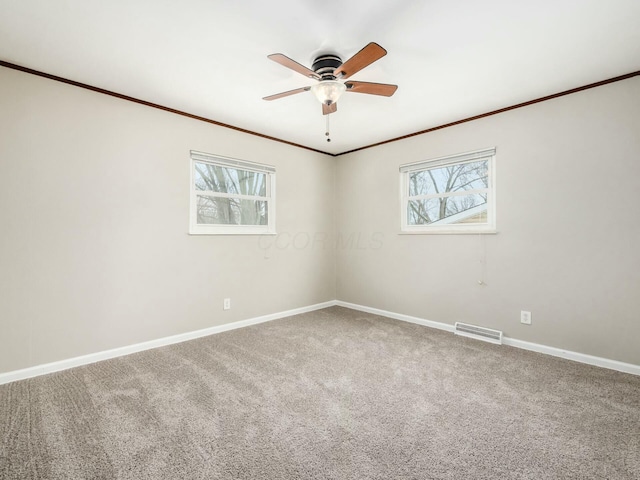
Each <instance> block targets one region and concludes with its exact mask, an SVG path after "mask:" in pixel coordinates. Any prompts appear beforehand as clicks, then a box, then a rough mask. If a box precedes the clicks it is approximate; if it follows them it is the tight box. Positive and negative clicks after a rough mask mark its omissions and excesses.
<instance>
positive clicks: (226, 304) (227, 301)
mask: <svg viewBox="0 0 640 480" xmlns="http://www.w3.org/2000/svg"><path fill="white" fill-rule="evenodd" d="M222 308H223V309H224V310H231V299H230V298H225V299H224V304H223V306H222Z"/></svg>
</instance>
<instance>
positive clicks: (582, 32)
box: [0, 0, 640, 153]
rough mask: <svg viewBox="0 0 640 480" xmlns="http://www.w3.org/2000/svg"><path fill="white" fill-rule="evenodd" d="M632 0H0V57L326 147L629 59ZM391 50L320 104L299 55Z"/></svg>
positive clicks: (498, 103) (633, 66)
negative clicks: (333, 109) (382, 92)
mask: <svg viewBox="0 0 640 480" xmlns="http://www.w3.org/2000/svg"><path fill="white" fill-rule="evenodd" d="M639 25H640V0H606V1H605V0H535V1H533V0H531V1H526V2H525V1H523V0H521V1H516V0H484V1H478V0H428V1H427V0H424V1H420V0H413V1H409V0H406V1H390V0H366V1H363V0H351V1H344V0H342V1H337V0H323V1H303V0H272V1H264V0H241V1H238V0H236V1H233V0H181V1H177V0H173V1H171V0H108V1H104V0H99V1H98V0H56V1H52V0H0V60H5V61H7V62H12V63H16V64H19V65H22V66H26V67H29V68H32V69H35V70H40V71H43V72H46V73H49V74H53V75H58V76H61V77H65V78H68V79H71V80H75V81H78V82H82V83H87V84H90V85H93V86H96V87H100V88H104V89H107V90H112V91H115V92H118V93H121V94H124V95H129V96H132V97H136V98H139V99H142V100H146V101H149V102H153V103H159V104H161V105H164V106H167V107H171V108H174V109H178V110H183V111H186V112H189V113H193V114H196V115H201V116H204V117H207V118H210V119H213V120H216V121H218V122H223V123H226V124H230V125H233V126H237V127H240V128H243V129H247V130H251V131H254V132H258V133H261V134H264V135H269V136H273V137H277V138H280V139H284V140H287V141H290V142H295V143H298V144H301V145H304V146H307V147H310V148H314V149H319V150H322V151H325V152H330V153H339V152H344V151H348V150H351V149H355V148H359V147H362V146H366V145H369V144H371V143H375V142H379V141H384V140H387V139H391V138H395V137H398V136H402V135H406V134H410V133H413V132H416V131H420V130H425V129H427V128H431V127H434V126H437V125H441V124H444V123H448V122H451V121H455V120H460V119H463V118H466V117H470V116H472V115H477V114H481V113H485V112H488V111H491V110H495V109H498V108H501V107H506V106H510V105H513V104H516V103H520V102H523V101H527V100H532V99H534V98H538V97H542V96H545V95H549V94H553V93H557V92H560V91H563V90H567V89H570V88H575V87H579V86H582V85H585V84H589V83H592V82H597V81H600V80H605V79H608V78H611V77H615V76H618V75H622V74H626V73H630V72H633V71H637V70H640V27H639ZM372 41H373V42H377V43H379V44H380V45H381V46H383V47H384V48H385V49H386V50H387V51H388V55H387V56H386V57H384V58H382V59H381V60H378V61H377V62H376V63H374V64H372V65H370V66H369V67H367V68H366V69H364V70H362V71H360V72H359V73H357V74H355V75H354V76H353V77H351V80H361V81H369V82H381V83H392V84H397V85H399V88H398V91H397V92H396V94H395V95H394V96H393V97H390V98H386V97H377V96H373V95H362V94H357V93H346V94H345V95H344V96H343V97H342V98H341V99H340V102H339V103H338V112H337V113H336V114H333V115H331V133H332V135H331V136H332V142H331V143H327V142H326V139H325V138H326V137H325V136H324V131H325V117H323V116H322V114H321V106H320V104H319V103H318V102H317V100H316V99H315V98H314V97H313V95H312V94H311V93H310V92H305V93H302V94H299V95H294V96H290V97H287V98H283V99H280V100H276V101H272V102H266V101H263V100H262V97H264V96H266V95H270V94H274V93H278V92H282V91H286V90H291V89H294V88H298V87H302V86H306V85H312V84H313V83H314V81H313V80H311V79H307V78H305V77H304V76H302V75H300V74H297V73H295V72H293V71H291V70H288V69H286V68H284V67H282V66H280V65H278V64H276V63H274V62H272V61H270V60H268V59H267V55H268V54H270V53H283V54H285V55H287V56H289V57H291V58H293V59H294V60H296V61H298V62H299V63H302V64H304V65H306V66H309V67H310V66H311V62H312V60H313V58H314V57H315V56H316V55H317V54H318V53H329V52H330V53H337V54H338V55H340V56H341V57H342V58H343V60H346V59H347V58H349V57H351V56H352V55H353V54H355V53H356V52H357V51H358V50H360V49H361V48H362V47H363V46H364V45H366V44H367V43H368V42H372Z"/></svg>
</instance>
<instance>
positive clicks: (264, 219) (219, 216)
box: [197, 195, 268, 225]
mask: <svg viewBox="0 0 640 480" xmlns="http://www.w3.org/2000/svg"><path fill="white" fill-rule="evenodd" d="M197 208H198V209H197V215H198V224H205V225H267V224H268V208H267V202H266V201H262V200H246V199H239V198H223V197H208V196H203V195H198V205H197Z"/></svg>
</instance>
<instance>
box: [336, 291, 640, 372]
mask: <svg viewBox="0 0 640 480" xmlns="http://www.w3.org/2000/svg"><path fill="white" fill-rule="evenodd" d="M335 305H338V306H341V307H345V308H351V309H352V310H359V311H361V312H367V313H373V314H374V315H381V316H383V317H389V318H393V319H396V320H402V321H404V322H410V323H417V324H418V325H424V326H426V327H431V328H437V329H438V330H446V331H447V332H453V331H454V326H453V325H449V324H448V323H441V322H434V321H432V320H425V319H423V318H418V317H412V316H410V315H404V314H402V313H395V312H389V311H387V310H380V309H378V308H371V307H365V306H363V305H357V304H355V303H348V302H343V301H341V300H337V301H336V302H335ZM502 343H503V344H504V345H509V346H511V347H516V348H522V349H523V350H531V351H533V352H538V353H544V354H547V355H552V356H554V357H560V358H566V359H567V360H573V361H574V362H580V363H586V364H588V365H594V366H596V367H602V368H608V369H610V370H617V371H618V372H624V373H631V374H632V375H640V365H634V364H632V363H624V362H619V361H617V360H610V359H608V358H602V357H594V356H593V355H587V354H586V353H579V352H572V351H570V350H563V349H561V348H556V347H549V346H547V345H541V344H539V343H531V342H525V341H524V340H518V339H517V338H510V337H502Z"/></svg>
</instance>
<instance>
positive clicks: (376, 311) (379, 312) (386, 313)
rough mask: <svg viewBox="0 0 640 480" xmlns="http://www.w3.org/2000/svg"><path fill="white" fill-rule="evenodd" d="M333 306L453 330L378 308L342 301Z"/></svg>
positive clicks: (440, 324) (448, 330) (435, 323)
mask: <svg viewBox="0 0 640 480" xmlns="http://www.w3.org/2000/svg"><path fill="white" fill-rule="evenodd" d="M335 305H337V306H339V307H345V308H350V309H352V310H359V311H361V312H367V313H373V314H374V315H380V316H382V317H389V318H393V319H395V320H402V321H403V322H409V323H417V324H418V325H424V326H425V327H431V328H437V329H438V330H446V331H447V332H453V330H454V327H453V325H449V324H448V323H441V322H434V321H432V320H425V319H424V318H418V317H412V316H411V315H405V314H403V313H395V312H389V311H387V310H380V309H379V308H372V307H365V306H364V305H357V304H355V303H349V302H343V301H342V300H336V302H335Z"/></svg>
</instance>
